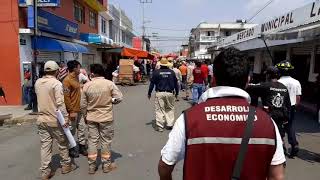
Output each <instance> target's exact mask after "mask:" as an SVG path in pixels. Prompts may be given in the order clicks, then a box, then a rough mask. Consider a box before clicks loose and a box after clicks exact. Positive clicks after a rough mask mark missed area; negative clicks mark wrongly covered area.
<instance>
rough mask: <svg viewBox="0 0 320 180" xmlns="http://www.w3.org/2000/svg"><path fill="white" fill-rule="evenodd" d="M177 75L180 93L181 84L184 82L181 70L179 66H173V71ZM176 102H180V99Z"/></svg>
mask: <svg viewBox="0 0 320 180" xmlns="http://www.w3.org/2000/svg"><path fill="white" fill-rule="evenodd" d="M172 70H173V71H174V73H175V75H176V78H177V80H178V87H179V91H180V87H181V82H182V75H181V72H180V70H179V69H178V64H173V69H172ZM176 101H179V98H176Z"/></svg>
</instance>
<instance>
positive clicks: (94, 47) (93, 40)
mask: <svg viewBox="0 0 320 180" xmlns="http://www.w3.org/2000/svg"><path fill="white" fill-rule="evenodd" d="M80 39H81V41H84V42H87V43H88V46H87V48H88V50H89V51H88V53H84V54H82V61H81V62H82V66H83V67H84V68H85V69H87V70H89V67H90V65H91V64H94V63H98V64H102V63H103V57H104V56H105V55H104V54H103V52H101V51H98V49H99V48H110V47H112V45H113V40H112V39H110V38H108V37H106V36H104V35H100V34H92V33H81V34H80Z"/></svg>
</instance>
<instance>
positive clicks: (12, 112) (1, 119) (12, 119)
mask: <svg viewBox="0 0 320 180" xmlns="http://www.w3.org/2000/svg"><path fill="white" fill-rule="evenodd" d="M24 108H25V106H0V125H12V124H18V123H24V122H34V121H35V120H36V118H37V116H36V115H30V114H29V113H31V112H32V111H25V110H24Z"/></svg>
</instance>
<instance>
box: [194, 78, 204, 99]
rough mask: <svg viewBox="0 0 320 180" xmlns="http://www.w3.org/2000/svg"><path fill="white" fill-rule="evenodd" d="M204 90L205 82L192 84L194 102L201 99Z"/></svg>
mask: <svg viewBox="0 0 320 180" xmlns="http://www.w3.org/2000/svg"><path fill="white" fill-rule="evenodd" d="M203 91H204V85H203V84H197V83H194V84H193V85H192V100H193V103H198V100H199V98H200V96H201V95H202V93H203Z"/></svg>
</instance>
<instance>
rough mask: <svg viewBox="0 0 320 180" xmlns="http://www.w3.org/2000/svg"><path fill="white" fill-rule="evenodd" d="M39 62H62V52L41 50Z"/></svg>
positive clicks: (38, 57)
mask: <svg viewBox="0 0 320 180" xmlns="http://www.w3.org/2000/svg"><path fill="white" fill-rule="evenodd" d="M37 61H38V62H47V61H55V62H61V52H48V51H40V52H39V55H38V56H37Z"/></svg>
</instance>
